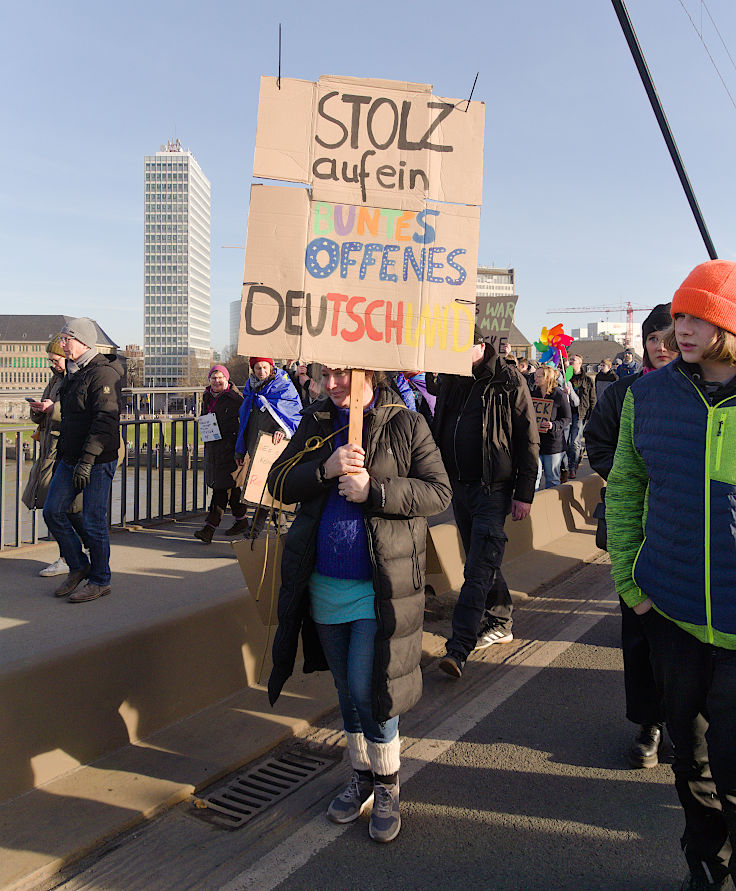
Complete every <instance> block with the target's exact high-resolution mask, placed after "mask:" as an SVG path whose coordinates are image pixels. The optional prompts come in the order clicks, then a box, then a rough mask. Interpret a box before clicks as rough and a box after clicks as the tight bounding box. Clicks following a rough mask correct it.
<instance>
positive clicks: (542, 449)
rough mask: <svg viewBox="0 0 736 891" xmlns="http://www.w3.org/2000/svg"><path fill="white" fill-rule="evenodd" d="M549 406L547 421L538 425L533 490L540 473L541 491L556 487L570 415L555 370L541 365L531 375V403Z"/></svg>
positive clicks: (568, 404) (568, 406) (567, 403)
mask: <svg viewBox="0 0 736 891" xmlns="http://www.w3.org/2000/svg"><path fill="white" fill-rule="evenodd" d="M536 399H539V400H542V399H543V400H550V401H551V402H552V405H551V411H550V416H549V418H548V419H547V418H545V419H543V420H541V421H539V474H538V476H537V488H539V483H540V482H541V479H542V470H544V487H545V489H551V488H552V487H553V486H559V485H560V483H561V479H560V467H561V466H562V457H563V455H564V454H565V430H566V429H567V428H568V427H569V426H570V421H571V418H572V414H571V412H570V402H569V400H568V398H567V394H566V393H565V392H564V390H562V389H560V387H558V385H557V369H556V368H552V366H551V365H542V366H540V367H539V368H537V370H536V371H535V372H534V387H533V388H532V400H533V401H534V400H536Z"/></svg>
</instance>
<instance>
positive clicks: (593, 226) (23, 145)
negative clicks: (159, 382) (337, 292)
mask: <svg viewBox="0 0 736 891" xmlns="http://www.w3.org/2000/svg"><path fill="white" fill-rule="evenodd" d="M683 4H684V7H685V8H686V9H687V10H688V11H689V13H690V15H691V16H692V18H693V20H694V21H695V23H696V25H697V26H698V28H700V27H701V20H702V30H703V37H704V39H705V41H706V43H707V44H708V48H709V49H710V51H711V53H712V55H713V57H714V59H715V61H716V64H717V65H718V68H719V70H720V72H721V74H722V76H723V78H724V80H725V81H726V84H727V86H728V89H729V90H730V92H731V95H733V96H734V97H736V69H735V68H734V64H733V62H732V61H731V60H730V58H729V56H728V55H727V53H726V51H725V50H724V48H723V46H722V44H721V41H720V39H719V37H718V35H717V33H716V31H715V30H714V28H713V25H712V24H711V22H710V20H709V18H708V15H707V11H706V7H703V6H702V5H701V2H700V0H682V3H681V2H680V0H629V2H628V4H627V5H628V9H629V13H630V15H631V18H632V20H633V23H634V26H635V28H636V30H637V33H638V36H639V40H640V43H641V45H642V47H643V50H644V53H645V55H646V58H647V62H648V64H649V67H650V70H651V72H652V75H653V78H654V81H655V84H656V86H657V89H658V91H659V94H660V97H661V99H662V102H663V105H664V108H665V112H666V114H667V116H668V118H669V121H670V124H671V126H672V129H673V132H674V134H675V138H676V140H677V143H678V145H679V148H680V151H681V154H682V156H683V159H684V162H685V166H686V168H687V170H688V173H689V175H690V179H691V181H692V183H693V187H694V190H695V193H696V196H697V198H698V201H699V202H700V206H701V208H702V211H703V214H704V216H705V219H706V222H707V225H708V227H709V229H710V233H711V237H712V238H713V241H714V243H715V246H716V249H717V251H718V254H719V256H721V257H724V258H727V259H734V260H736V213H734V207H736V194H735V193H736V181H735V179H734V176H733V159H734V144H735V143H736V109H735V108H734V105H733V102H732V100H731V99H730V98H729V96H728V94H727V93H726V90H725V89H724V87H723V85H722V83H721V81H720V80H719V78H718V74H717V73H716V71H715V70H714V68H713V65H712V64H711V62H710V60H709V58H708V56H707V54H706V51H705V49H704V48H703V45H702V43H701V41H700V39H699V37H698V35H697V33H696V32H695V30H694V29H693V26H692V25H691V24H690V21H689V20H688V18H687V16H686V14H685V12H684V10H683ZM274 7H275V8H274ZM707 10H710V13H711V15H712V16H713V19H714V20H715V22H716V25H717V26H718V30H719V31H720V34H721V36H722V37H723V39H724V41H725V43H726V45H727V47H728V50H729V51H730V53H731V56H733V57H734V58H736V6H735V5H734V4H733V2H732V0H708V4H707ZM0 20H1V21H2V27H0V83H2V85H3V86H2V91H3V99H2V104H1V106H0V107H1V108H2V123H3V127H2V131H1V132H2V136H1V138H0V162H2V168H1V169H2V171H3V176H2V179H0V214H1V216H0V219H1V220H2V224H1V225H2V238H1V239H0V312H2V313H11V312H14V311H18V312H25V313H47V312H62V313H66V314H71V315H84V314H88V315H91V316H93V317H95V318H96V319H97V320H98V321H99V322H100V324H101V325H102V326H103V328H105V329H106V330H107V331H108V333H109V334H110V335H111V336H112V337H113V339H114V340H116V341H117V342H118V343H120V344H125V343H129V342H137V343H142V338H143V285H142V277H143V276H142V268H143V157H144V155H146V154H151V153H153V152H155V151H156V150H157V149H158V147H159V146H160V145H161V143H163V142H165V141H166V140H167V139H169V138H170V137H172V136H173V135H174V132H175V131H176V134H177V135H178V137H179V138H180V139H181V141H182V143H183V145H184V146H185V147H186V148H188V149H190V150H191V151H192V152H193V154H194V155H195V157H196V158H197V160H198V162H199V164H200V166H201V167H202V169H203V170H204V172H205V173H206V175H207V176H208V178H209V180H210V182H211V184H212V345H213V347H214V348H215V349H220V348H222V346H224V344H225V343H226V342H227V339H228V308H229V303H230V301H231V300H233V299H236V298H238V297H239V296H240V294H239V290H240V282H241V281H242V277H241V276H242V267H243V255H242V252H240V251H236V250H224V249H222V248H221V245H241V244H245V227H246V221H247V214H248V194H249V187H250V184H251V182H252V181H253V180H252V176H251V170H252V161H253V145H254V139H255V124H256V111H257V100H258V85H259V77H260V76H261V75H262V74H275V73H276V66H277V32H278V23H279V21H280V22H282V23H283V61H282V75H283V76H284V77H298V78H304V79H309V80H316V79H317V78H318V77H319V76H320V75H321V74H345V75H353V76H371V77H380V78H387V79H395V80H409V81H417V82H426V83H432V84H434V86H435V89H436V91H437V93H438V94H439V95H442V96H448V97H458V98H460V97H465V96H467V94H468V92H469V90H470V87H471V86H472V83H473V78H474V77H475V73H476V71H479V72H480V75H479V78H478V84H477V86H476V89H475V94H474V97H473V98H474V99H479V100H482V101H484V102H485V103H486V138H485V163H484V202H483V210H482V215H481V236H480V251H479V258H480V261H481V262H482V263H487V264H496V265H500V266H514V267H515V268H516V271H517V290H518V292H519V295H520V297H519V303H518V308H517V318H516V321H517V324H518V325H519V327H520V328H521V329H522V331H524V333H525V334H526V335H527V336H528V337H529V338H530V339H531V340H534V339H536V338H537V337H538V335H539V331H540V328H541V327H542V325H544V324H548V325H549V324H550V323H552V324H554V323H555V322H557V321H564V323H565V327H566V329H567V328H569V327H572V326H576V325H578V324H580V323H581V322H584V321H586V320H588V319H591V320H592V318H595V317H598V316H599V315H600V314H596V313H592V314H591V313H583V314H582V315H580V316H574V315H564V316H563V315H560V316H559V317H557V316H556V315H555V313H554V312H552V313H549V312H548V310H553V311H554V310H556V309H559V308H562V307H567V306H603V305H619V304H621V303H622V302H624V301H626V300H631V301H632V302H633V303H634V304H639V305H642V306H653V305H654V304H655V303H659V302H661V301H664V300H668V299H669V298H670V296H671V294H672V292H673V291H674V289H675V288H676V287H677V285H678V284H679V283H680V281H681V280H682V279H683V278H684V277H685V275H686V274H687V272H688V271H689V270H690V268H692V266H694V265H695V264H697V263H699V262H701V261H703V260H705V259H707V254H706V251H705V248H704V246H703V243H702V240H701V238H700V235H699V232H698V230H697V228H696V225H695V222H694V220H693V218H692V215H691V213H690V210H689V208H688V206H687V203H686V200H685V197H684V194H683V192H682V189H681V186H680V184H679V181H678V179H677V176H676V173H675V171H674V168H673V165H672V163H671V161H670V159H669V155H668V153H667V150H666V147H665V145H664V141H663V139H662V137H661V135H660V132H659V129H658V127H657V125H656V122H655V119H654V115H653V114H652V111H651V109H650V106H649V103H648V100H647V99H646V96H645V93H644V90H643V87H642V85H641V82H640V80H639V76H638V74H637V73H636V70H635V68H634V64H633V61H632V59H631V56H630V54H629V51H628V48H627V46H626V44H625V42H624V38H623V35H622V33H621V29H620V27H619V24H618V20H617V19H616V17H615V14H614V11H613V8H612V6H611V3H610V2H609V0H555V2H550V0H496V2H493V0H492V2H490V3H486V4H481V3H478V2H474V3H471V2H468V0H456V2H454V3H452V4H447V3H439V2H435V0H430V2H425V3H423V4H421V5H420V4H398V3H396V2H385V0H376V2H374V3H372V4H370V5H366V6H364V7H350V6H349V5H348V4H344V3H336V2H333V0H324V2H322V3H321V4H319V5H318V6H315V5H314V4H306V3H303V2H298V3H297V2H294V0H284V2H283V3H281V4H274V5H272V4H263V3H258V4H256V3H253V2H241V3H236V2H230V0H221V2H218V0H212V2H210V3H209V4H206V5H205V4H203V3H200V2H197V3H195V2H189V0H180V2H176V3H174V2H167V0H162V2H145V3H144V2H137V0H136V2H121V3H116V4H107V3H102V4H100V3H92V2H81V0H69V2H67V3H66V4H61V3H58V2H55V3H51V2H33V0H30V2H26V3H23V4H18V3H10V2H7V0H0ZM591 317H592V318H591ZM637 318H638V319H639V320H640V319H641V316H637ZM611 319H612V320H614V319H615V320H621V321H623V319H624V317H623V315H612V316H611Z"/></svg>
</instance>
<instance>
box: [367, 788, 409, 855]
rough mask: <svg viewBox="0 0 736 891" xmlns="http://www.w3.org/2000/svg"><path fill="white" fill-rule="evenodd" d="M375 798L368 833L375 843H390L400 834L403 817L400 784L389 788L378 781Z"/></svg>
mask: <svg viewBox="0 0 736 891" xmlns="http://www.w3.org/2000/svg"><path fill="white" fill-rule="evenodd" d="M373 790H374V793H375V798H374V800H373V811H372V812H371V822H370V825H369V826H368V833H369V834H370V837H371V838H372V839H373V841H377V842H390V841H393V840H394V839H395V838H396V836H397V835H398V834H399V830H400V829H401V815H400V814H399V784H398V783H395V784H394V785H392V786H387V785H386V784H385V783H381V782H380V781H379V780H376V781H375V782H374V784H373Z"/></svg>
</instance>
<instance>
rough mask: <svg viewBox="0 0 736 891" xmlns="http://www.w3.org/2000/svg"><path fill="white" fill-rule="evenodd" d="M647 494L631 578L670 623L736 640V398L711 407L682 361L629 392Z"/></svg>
mask: <svg viewBox="0 0 736 891" xmlns="http://www.w3.org/2000/svg"><path fill="white" fill-rule="evenodd" d="M631 393H632V395H633V398H634V447H635V448H636V450H637V452H638V453H639V455H640V456H641V457H642V459H643V460H644V463H645V464H646V469H647V473H648V476H649V488H648V491H647V501H646V507H645V514H644V516H645V527H644V535H645V538H644V542H643V544H642V546H641V549H640V551H639V554H638V556H637V558H636V561H635V563H634V570H633V578H634V581H635V582H636V584H637V585H638V586H639V588H640V589H641V590H642V592H643V593H644V594H646V595H648V596H649V597H651V598H652V600H653V601H654V603H655V605H656V606H657V607H658V608H659V609H660V610H661V611H662V612H663V613H665V614H666V615H667V616H669V617H670V618H671V619H673V620H674V621H676V622H678V623H680V624H683V625H694V626H701V627H705V628H706V629H707V632H708V635H707V636H708V639H709V640H710V641H713V640H714V632H715V635H716V640H715V642H716V643H720V644H721V645H723V644H724V643H725V645H726V646H729V648H736V637H735V638H734V640H733V641H731V640H729V641H728V642H726V641H724V640H723V636H724V635H725V636H728V637H729V638H730V636H731V635H736V394H734V395H732V396H730V397H729V398H727V399H725V400H723V401H722V402H720V403H718V404H716V405H714V406H711V405H710V402H709V401H708V399H707V398H706V396H705V395H704V393H703V392H702V391H701V390H700V388H699V386H698V383H697V382H696V380H694V379H693V378H692V377H690V375H689V374H688V373H687V370H686V368H685V367H684V365H683V363H682V361H681V360H677V361H675V362H672V363H671V364H670V365H668V366H666V367H665V368H662V369H661V370H659V371H656V372H652V373H651V374H647V375H644V377H642V378H641V379H640V380H638V381H636V383H634V384H633V386H632V387H631Z"/></svg>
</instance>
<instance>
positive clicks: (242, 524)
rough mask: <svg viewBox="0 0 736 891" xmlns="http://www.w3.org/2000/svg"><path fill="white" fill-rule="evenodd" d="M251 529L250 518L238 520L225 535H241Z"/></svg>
mask: <svg viewBox="0 0 736 891" xmlns="http://www.w3.org/2000/svg"><path fill="white" fill-rule="evenodd" d="M249 527H250V523H249V522H248V518H247V517H241V518H240V519H239V520H236V521H235V522H234V523H233V525H232V526H231V527H230V528H229V529H226V530H225V531H224V533H223V535H239V534H240V533H241V532H245V530H246V529H248V528H249Z"/></svg>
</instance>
